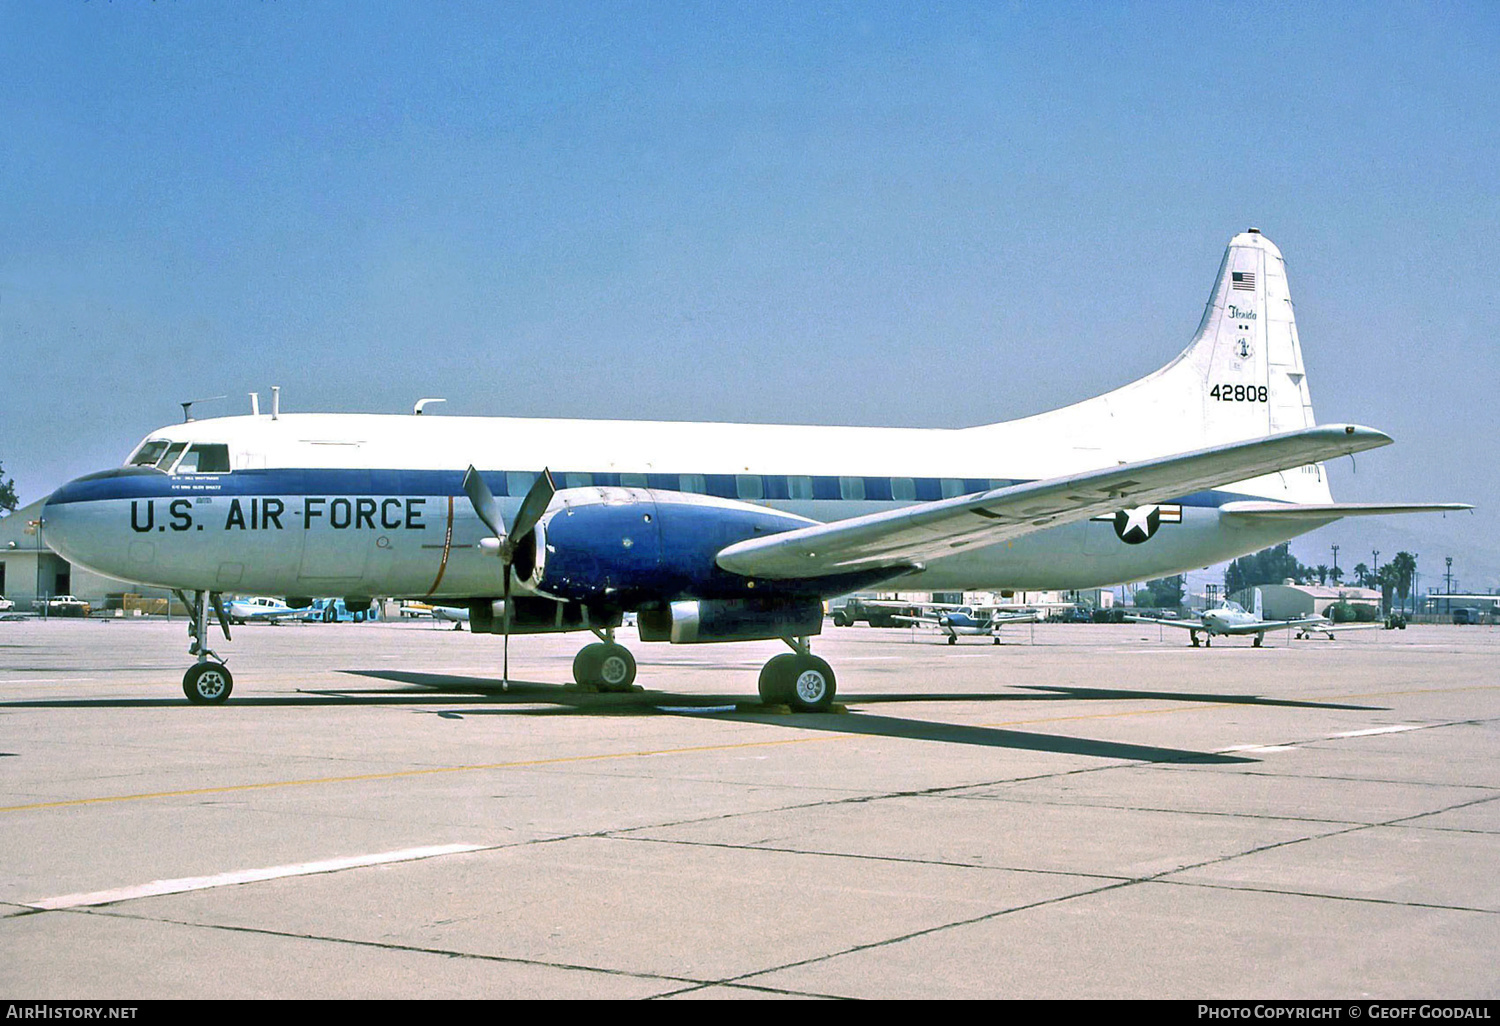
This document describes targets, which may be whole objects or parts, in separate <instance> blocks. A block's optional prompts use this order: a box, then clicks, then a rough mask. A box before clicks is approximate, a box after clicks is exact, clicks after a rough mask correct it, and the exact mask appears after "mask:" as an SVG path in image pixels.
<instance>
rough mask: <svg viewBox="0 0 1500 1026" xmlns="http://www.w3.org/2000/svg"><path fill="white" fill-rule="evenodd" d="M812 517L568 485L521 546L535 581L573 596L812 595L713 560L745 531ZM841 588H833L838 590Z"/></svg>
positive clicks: (520, 572)
mask: <svg viewBox="0 0 1500 1026" xmlns="http://www.w3.org/2000/svg"><path fill="white" fill-rule="evenodd" d="M812 523H815V521H811V520H808V519H806V518H804V517H799V516H795V515H793V514H790V513H782V512H780V511H777V510H773V509H766V508H765V507H762V506H752V505H749V504H748V503H741V502H734V501H731V500H726V499H716V498H712V497H709V496H700V495H686V494H683V493H680V492H662V491H655V490H650V489H637V488H586V489H568V490H565V491H561V492H558V493H557V498H556V499H555V500H554V508H553V509H552V510H551V511H549V512H548V514H547V515H546V516H545V517H543V519H542V521H541V523H539V524H538V525H537V527H536V529H535V531H534V535H533V539H534V540H533V541H532V542H531V544H529V545H523V547H522V551H518V553H517V565H516V570H517V576H518V577H520V578H522V579H523V580H525V582H526V584H527V585H528V586H529V587H532V588H535V589H537V590H538V591H541V592H543V593H545V594H547V595H551V596H554V597H556V598H559V599H565V600H568V601H574V602H584V603H590V604H594V605H604V606H612V607H615V608H620V609H635V608H638V607H640V606H642V605H652V604H659V603H662V602H671V601H675V600H677V599H683V598H701V599H716V598H726V599H728V598H742V597H746V596H758V595H766V594H768V593H775V592H778V591H780V592H795V593H798V594H810V593H814V592H816V591H818V590H820V589H819V588H818V587H816V586H810V585H809V584H808V583H807V582H775V581H757V580H753V579H751V578H746V577H742V576H740V575H739V574H732V573H729V572H727V571H725V570H722V569H720V568H719V566H718V565H717V564H716V563H715V562H714V557H715V556H716V555H717V554H718V552H719V551H720V550H721V549H723V548H724V547H726V546H728V545H732V544H734V543H735V542H738V541H744V540H745V539H747V538H756V537H764V536H767V535H772V534H780V533H781V532H784V531H790V530H794V529H796V528H799V527H806V526H808V525H809V524H812ZM832 593H835V594H836V593H837V592H832Z"/></svg>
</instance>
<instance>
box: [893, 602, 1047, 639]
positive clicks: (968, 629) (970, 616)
mask: <svg viewBox="0 0 1500 1026" xmlns="http://www.w3.org/2000/svg"><path fill="white" fill-rule="evenodd" d="M1037 617H1038V614H1037V612H1036V610H1021V611H1017V612H1006V611H1004V610H1001V609H987V608H985V607H983V606H981V607H979V608H977V609H976V608H975V607H973V606H951V607H946V608H943V607H933V608H930V609H924V610H923V611H922V612H920V613H919V614H918V615H916V616H901V615H897V616H893V617H891V619H893V620H896V621H898V622H899V623H909V624H912V625H914V626H917V627H935V628H937V629H938V630H940V631H942V632H943V633H944V634H946V635H948V644H950V645H956V644H958V639H959V636H960V635H962V636H964V637H970V638H973V637H983V638H994V639H995V644H997V645H998V644H1000V628H1001V627H1004V626H1005V625H1006V624H1012V623H1036V621H1037Z"/></svg>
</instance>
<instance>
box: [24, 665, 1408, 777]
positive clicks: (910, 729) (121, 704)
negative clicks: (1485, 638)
mask: <svg viewBox="0 0 1500 1026" xmlns="http://www.w3.org/2000/svg"><path fill="white" fill-rule="evenodd" d="M342 672H344V673H346V674H349V675H350V676H355V677H368V678H375V679H377V680H385V681H390V682H392V683H394V684H400V685H405V687H400V688H358V689H356V688H348V689H345V688H315V689H308V690H306V691H299V692H298V693H296V694H294V695H288V694H281V695H265V696H258V695H246V696H242V697H241V696H236V697H235V698H234V699H233V701H232V703H231V705H232V706H248V707H260V708H271V707H276V706H310V705H313V706H316V705H406V706H432V705H442V706H446V707H447V708H444V709H435V710H432V711H433V713H434V715H437V716H442V717H444V718H446V719H464V718H467V717H470V716H496V715H500V716H559V715H561V716H569V715H578V714H584V715H596V716H621V715H625V716H631V715H634V716H664V715H665V716H688V717H702V718H713V719H718V720H731V721H734V722H740V723H764V724H771V725H776V726H783V727H786V726H791V727H796V728H797V729H799V730H815V731H828V732H831V733H836V734H863V735H871V736H879V737H899V738H908V739H911V740H917V741H936V742H940V743H946V744H962V745H977V746H981V747H988V748H1009V749H1014V750H1020V751H1040V752H1056V753H1059V754H1065V755H1086V756H1093V757H1097V758H1104V759H1126V760H1132V761H1137V762H1155V763H1195V764H1207V765H1225V764H1236V763H1249V762H1256V761H1257V760H1255V759H1252V758H1247V757H1244V756H1240V755H1227V754H1221V753H1216V752H1195V751H1190V750H1185V749H1177V748H1158V747H1155V746H1152V745H1134V744H1125V743H1121V742H1114V741H1098V740H1093V739H1090V738H1079V737H1070V736H1067V735H1063V734H1043V733H1035V732H1031V731H1019V730H1008V729H1004V728H999V727H976V726H966V725H961V724H951V723H936V722H932V721H928V720H914V719H902V718H899V717H894V716H882V715H877V714H872V713H867V712H864V711H863V708H864V707H869V706H879V705H888V704H897V703H902V702H970V703H975V702H977V703H1013V702H1039V701H1042V702H1045V701H1064V700H1066V701H1111V702H1119V701H1148V700H1149V701H1174V702H1188V703H1213V704H1228V705H1241V706H1274V707H1280V708H1299V709H1338V710H1366V711H1375V710H1378V709H1379V708H1380V707H1378V706H1363V705H1348V704H1342V703H1335V702H1307V701H1293V700H1290V699H1276V698H1265V697H1262V696H1259V695H1222V694H1201V693H1195V692H1175V691H1134V690H1125V689H1112V688H1079V687H1064V686H1050V685H1047V686H1043V685H1018V686H1017V689H1016V690H1012V691H1006V692H986V693H973V692H962V693H959V692H954V693H916V694H883V695H859V694H857V693H856V694H846V695H840V696H839V704H840V705H841V706H844V707H845V708H846V709H848V710H849V711H850V714H848V715H840V714H838V713H800V714H790V713H787V712H784V711H781V710H780V709H778V708H777V707H767V706H764V705H761V704H760V703H759V702H757V701H755V700H754V699H753V698H747V697H746V696H745V695H744V694H733V695H702V694H694V695H683V694H673V693H671V692H663V691H651V690H639V691H635V690H632V691H629V692H623V693H610V692H596V691H593V690H590V689H584V688H580V687H577V686H576V685H571V684H570V685H560V684H548V683H542V682H538V681H511V682H510V686H509V688H508V689H505V688H502V687H501V683H500V681H499V680H496V679H494V678H490V677H468V676H458V675H453V674H438V673H420V672H412V671H403V670H344V671H342ZM463 697H467V698H470V699H472V700H473V702H472V704H462V705H460V707H459V708H454V706H455V705H459V704H460V702H461V700H462V698H463ZM163 706H183V707H184V708H187V707H186V705H185V703H184V702H183V700H182V699H181V698H179V697H165V696H164V697H162V698H138V699H93V700H90V699H86V698H82V699H46V700H40V701H19V702H0V708H10V709H25V708H30V709H43V708H161V707H163Z"/></svg>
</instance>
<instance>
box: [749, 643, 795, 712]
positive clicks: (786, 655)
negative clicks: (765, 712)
mask: <svg viewBox="0 0 1500 1026" xmlns="http://www.w3.org/2000/svg"><path fill="white" fill-rule="evenodd" d="M796 661H797V657H796V656H795V655H793V654H792V653H791V652H783V653H782V654H781V655H779V656H774V657H772V659H771V661H770V662H768V663H766V665H764V666H762V667H761V668H760V681H759V683H758V686H759V689H760V700H761V701H762V702H764V703H765V704H766V705H791V704H792V684H793V678H792V673H791V670H792V664H793V663H795V662H796Z"/></svg>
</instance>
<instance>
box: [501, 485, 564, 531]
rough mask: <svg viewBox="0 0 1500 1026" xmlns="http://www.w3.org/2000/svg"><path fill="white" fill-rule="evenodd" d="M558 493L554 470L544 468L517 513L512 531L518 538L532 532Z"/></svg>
mask: <svg viewBox="0 0 1500 1026" xmlns="http://www.w3.org/2000/svg"><path fill="white" fill-rule="evenodd" d="M556 493H557V485H555V484H553V483H552V471H550V470H543V471H542V472H541V474H540V475H539V476H538V477H537V479H536V481H535V482H534V483H533V484H532V486H531V490H530V491H528V492H527V493H526V498H524V499H522V500H521V511H520V512H519V513H517V514H516V523H515V530H514V531H513V532H511V533H512V534H513V535H514V536H515V537H517V538H524V537H526V535H528V534H530V533H531V529H532V528H533V527H535V526H536V525H537V521H539V520H541V519H542V514H543V513H546V512H547V506H548V505H549V504H550V503H551V502H552V496H553V495H555V494H556Z"/></svg>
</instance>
